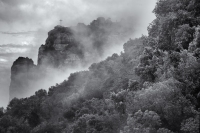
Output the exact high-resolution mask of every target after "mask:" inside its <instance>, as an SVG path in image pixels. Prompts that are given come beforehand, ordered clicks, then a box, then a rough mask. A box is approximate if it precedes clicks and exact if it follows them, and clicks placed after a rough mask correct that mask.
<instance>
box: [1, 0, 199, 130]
mask: <svg viewBox="0 0 200 133" xmlns="http://www.w3.org/2000/svg"><path fill="white" fill-rule="evenodd" d="M153 12H154V13H155V15H156V19H155V20H154V21H153V22H152V23H151V24H150V25H149V27H148V32H149V35H148V36H142V37H141V38H137V39H130V40H129V41H128V42H126V43H125V44H124V52H122V53H121V54H120V55H118V54H113V55H112V56H111V57H108V58H107V59H106V60H104V61H102V62H99V63H94V64H92V65H91V66H90V67H89V70H88V71H81V72H76V73H73V74H71V75H70V76H69V78H68V79H66V80H64V81H63V82H62V83H60V84H56V85H55V86H52V87H50V88H49V91H48V92H47V91H46V90H43V89H41V90H39V91H37V92H35V95H33V96H31V97H28V98H21V99H17V98H14V99H12V100H11V101H10V103H9V105H8V106H7V108H6V109H3V108H2V109H1V110H0V132H1V133H199V118H200V117H199V115H200V114H199V109H200V1H199V0H159V1H158V2H157V5H156V7H155V9H154V11H153Z"/></svg>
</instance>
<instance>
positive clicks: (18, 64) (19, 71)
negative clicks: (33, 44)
mask: <svg viewBox="0 0 200 133" xmlns="http://www.w3.org/2000/svg"><path fill="white" fill-rule="evenodd" d="M36 79H37V68H36V65H34V64H33V60H32V59H29V58H24V57H19V58H18V59H17V60H16V61H14V63H13V65H12V67H11V83H10V100H11V99H12V98H14V97H18V98H21V97H25V96H26V95H27V93H28V92H30V90H29V87H30V85H31V84H34V82H35V81H36Z"/></svg>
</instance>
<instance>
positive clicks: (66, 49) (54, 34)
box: [38, 26, 83, 68]
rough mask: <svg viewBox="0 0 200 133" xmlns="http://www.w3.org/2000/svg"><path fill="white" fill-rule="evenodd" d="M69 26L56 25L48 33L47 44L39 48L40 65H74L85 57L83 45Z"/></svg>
mask: <svg viewBox="0 0 200 133" xmlns="http://www.w3.org/2000/svg"><path fill="white" fill-rule="evenodd" d="M78 44H79V43H78V42H77V41H76V40H75V38H74V34H73V32H72V30H71V29H70V28H68V27H62V26H56V27H55V28H54V29H53V30H51V31H50V32H49V33H48V38H47V40H46V44H45V45H42V46H41V47H40V48H39V53H38V65H43V66H51V67H55V68H57V67H60V66H73V65H75V64H76V63H78V62H79V61H80V60H81V58H82V57H83V54H82V49H81V46H80V45H78Z"/></svg>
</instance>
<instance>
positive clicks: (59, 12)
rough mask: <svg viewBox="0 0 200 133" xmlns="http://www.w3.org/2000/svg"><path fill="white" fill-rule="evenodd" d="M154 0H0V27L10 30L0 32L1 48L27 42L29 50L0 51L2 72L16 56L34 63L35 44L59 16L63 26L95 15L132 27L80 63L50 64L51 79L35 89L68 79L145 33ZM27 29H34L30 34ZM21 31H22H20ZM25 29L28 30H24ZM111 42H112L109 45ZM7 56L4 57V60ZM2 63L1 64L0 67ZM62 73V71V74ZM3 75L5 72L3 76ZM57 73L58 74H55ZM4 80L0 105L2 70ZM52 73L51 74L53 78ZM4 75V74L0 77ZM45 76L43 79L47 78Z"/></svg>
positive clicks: (5, 87) (3, 101)
mask: <svg viewBox="0 0 200 133" xmlns="http://www.w3.org/2000/svg"><path fill="white" fill-rule="evenodd" d="M155 3H156V0H148V1H147V0H141V1H137V0H126V1H121V0H116V1H114V2H113V0H97V1H92V0H85V1H83V0H74V1H64V0H59V1H57V0H51V1H50V0H46V1H43V2H41V1H39V0H36V1H29V0H28V1H25V0H1V1H0V25H1V31H2V32H7V33H11V34H2V33H0V39H1V43H0V44H3V45H7V47H4V48H3V49H9V48H12V47H13V46H9V45H8V44H14V45H16V46H18V45H23V44H26V48H25V49H28V50H25V51H23V50H22V48H21V47H17V48H16V49H18V51H20V50H21V51H22V52H16V51H17V50H15V51H11V53H2V52H1V51H0V52H1V53H0V59H1V60H0V64H1V68H0V69H1V70H0V71H1V72H5V71H6V72H8V70H9V69H10V67H11V65H12V62H13V61H14V60H15V59H17V58H18V56H24V57H29V58H32V59H33V61H34V63H35V64H37V56H38V48H39V47H40V45H41V44H44V43H45V40H46V38H47V33H48V32H49V31H50V30H51V29H53V27H54V26H56V25H59V23H60V21H59V20H60V19H62V20H63V21H62V26H65V27H70V26H76V25H77V24H78V23H84V24H86V25H89V24H90V22H92V21H93V20H95V19H97V18H98V17H105V18H106V19H108V18H110V19H111V20H112V21H113V22H121V23H123V24H124V26H127V27H128V28H132V29H134V30H133V32H132V34H129V35H130V36H127V37H124V39H122V40H120V39H118V38H114V37H113V38H111V39H109V41H108V43H109V44H110V45H107V46H108V47H104V48H103V53H101V56H100V57H98V59H97V58H94V59H90V61H89V62H88V63H87V64H86V65H85V66H84V67H83V66H79V67H76V68H73V69H68V70H63V69H62V71H61V70H58V71H57V69H54V68H52V70H51V71H52V76H50V77H51V79H48V80H49V82H45V83H44V82H43V83H42V86H41V85H35V86H34V88H35V89H37V90H38V89H41V88H43V89H48V88H49V87H50V86H52V85H55V84H56V83H60V82H62V81H63V80H65V79H67V77H68V76H69V74H70V73H72V72H76V71H80V70H85V69H87V67H88V66H90V64H92V63H94V62H98V61H100V60H104V59H105V58H106V57H107V56H110V55H112V54H113V53H120V52H121V51H123V44H124V43H125V42H126V40H128V39H129V38H135V37H139V36H141V35H142V34H144V35H147V26H148V25H149V23H150V22H151V21H152V20H153V19H154V18H155V16H154V15H153V13H151V12H152V10H153V8H154V6H155ZM28 31H34V32H32V33H31V34H30V32H28ZM22 33H23V34H22ZM25 33H27V34H25ZM87 41H88V43H87V44H90V43H91V41H92V40H90V39H88V40H87ZM112 44H113V45H112ZM5 60H6V61H5ZM2 66H3V67H2ZM63 73H64V74H63ZM5 75H6V76H5ZM56 75H59V76H56ZM4 77H5V79H7V80H6V82H5V81H2V80H1V81H2V82H1V83H0V84H1V86H2V87H1V93H0V94H1V96H0V97H1V100H0V106H4V107H5V106H6V105H7V103H8V91H9V89H8V88H9V83H10V82H9V78H10V74H9V73H7V74H4ZM52 77H53V78H52ZM0 78H1V79H3V74H2V75H1V77H0ZM48 80H46V81H48ZM35 89H31V90H33V91H31V92H27V96H29V95H32V94H34V91H36V90H35Z"/></svg>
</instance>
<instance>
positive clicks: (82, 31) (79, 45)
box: [10, 17, 132, 99]
mask: <svg viewBox="0 0 200 133" xmlns="http://www.w3.org/2000/svg"><path fill="white" fill-rule="evenodd" d="M130 31H132V29H126V28H124V27H123V26H122V25H121V24H120V23H117V22H112V21H110V20H109V19H107V20H106V19H105V18H102V17H100V18H97V20H94V21H92V22H91V23H90V24H89V25H85V24H83V23H79V24H77V26H74V27H63V26H55V27H54V29H53V30H51V31H50V32H48V38H47V39H46V42H45V44H44V45H41V46H40V48H39V52H38V62H37V65H34V63H33V61H32V60H31V59H29V58H23V57H19V58H18V59H17V60H16V61H15V62H14V63H13V66H12V68H11V83H10V99H12V98H14V97H17V98H21V97H26V96H28V95H29V94H31V93H32V94H33V93H34V91H36V90H35V89H41V88H36V87H42V86H38V84H45V83H46V82H48V83H49V82H50V81H49V79H51V76H52V78H53V77H55V75H56V74H55V73H54V74H51V75H50V74H49V73H52V72H51V71H48V69H47V68H53V69H54V70H55V69H56V70H61V69H62V68H64V69H65V70H66V69H69V68H75V67H77V66H81V67H84V66H88V65H90V64H91V63H93V62H94V61H95V62H97V61H99V60H100V58H101V56H102V55H103V54H104V52H105V51H106V50H108V49H109V48H110V45H111V42H117V41H118V40H122V38H125V37H127V35H128V34H129V33H130ZM113 47H114V46H113ZM47 77H48V78H47ZM49 77H50V78H49ZM47 79H48V80H47ZM46 80H47V81H46ZM63 80H64V79H63ZM50 85H53V84H49V86H50ZM34 87H35V88H34Z"/></svg>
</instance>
